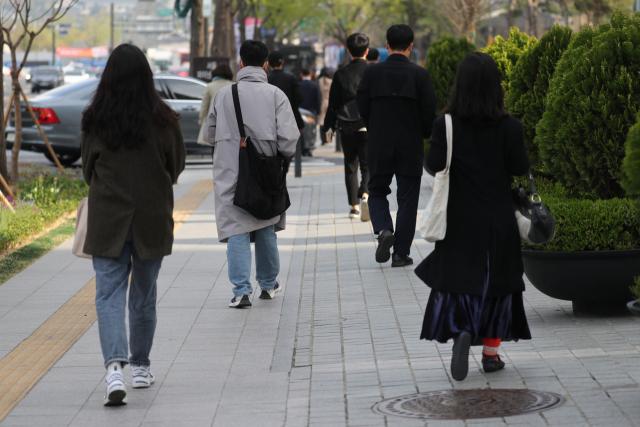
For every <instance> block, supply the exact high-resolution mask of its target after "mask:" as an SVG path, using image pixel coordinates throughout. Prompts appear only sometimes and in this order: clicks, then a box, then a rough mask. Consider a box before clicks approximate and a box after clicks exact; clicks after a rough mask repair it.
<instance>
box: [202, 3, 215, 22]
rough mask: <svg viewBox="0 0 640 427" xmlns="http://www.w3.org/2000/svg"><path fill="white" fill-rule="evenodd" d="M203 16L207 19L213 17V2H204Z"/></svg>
mask: <svg viewBox="0 0 640 427" xmlns="http://www.w3.org/2000/svg"><path fill="white" fill-rule="evenodd" d="M202 16H204V17H205V18H212V17H213V1H212V0H202Z"/></svg>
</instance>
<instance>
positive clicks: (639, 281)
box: [629, 276, 640, 300]
mask: <svg viewBox="0 0 640 427" xmlns="http://www.w3.org/2000/svg"><path fill="white" fill-rule="evenodd" d="M633 281H634V283H635V284H634V285H633V286H629V290H630V291H631V293H632V294H633V296H635V297H636V299H638V300H640V276H638V277H634V278H633Z"/></svg>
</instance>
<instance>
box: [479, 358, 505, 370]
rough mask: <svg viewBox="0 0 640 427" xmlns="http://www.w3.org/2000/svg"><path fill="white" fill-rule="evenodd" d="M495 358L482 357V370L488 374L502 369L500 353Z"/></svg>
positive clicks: (502, 363)
mask: <svg viewBox="0 0 640 427" xmlns="http://www.w3.org/2000/svg"><path fill="white" fill-rule="evenodd" d="M497 356H498V357H497V358H496V359H482V370H484V372H485V373H487V374H489V373H491V372H495V371H499V370H500V369H504V362H503V361H502V360H500V355H497Z"/></svg>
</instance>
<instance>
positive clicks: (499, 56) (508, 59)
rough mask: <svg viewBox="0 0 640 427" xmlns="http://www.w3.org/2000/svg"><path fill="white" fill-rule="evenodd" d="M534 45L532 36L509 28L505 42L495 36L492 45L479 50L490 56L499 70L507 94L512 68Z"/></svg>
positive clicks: (535, 41) (534, 40)
mask: <svg viewBox="0 0 640 427" xmlns="http://www.w3.org/2000/svg"><path fill="white" fill-rule="evenodd" d="M536 43H537V40H536V38H535V37H534V36H528V35H526V34H525V33H523V32H521V31H520V30H519V29H518V27H511V28H510V29H509V38H508V39H507V40H505V39H503V38H502V36H496V38H495V39H494V40H493V43H491V44H489V45H487V46H486V47H485V48H483V49H480V51H481V52H484V53H486V54H487V55H489V56H491V57H492V58H493V60H494V61H496V64H498V70H500V75H501V77H502V86H503V87H504V90H505V91H506V92H507V93H508V92H509V84H510V83H509V81H510V78H511V71H512V70H513V67H514V66H515V65H516V63H517V62H518V59H520V56H522V54H523V53H524V52H525V51H526V50H527V49H529V48H530V47H531V46H533V45H535V44H536Z"/></svg>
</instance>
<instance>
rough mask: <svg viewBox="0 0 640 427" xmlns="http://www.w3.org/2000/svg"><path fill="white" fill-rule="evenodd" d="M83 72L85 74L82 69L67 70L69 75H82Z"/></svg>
mask: <svg viewBox="0 0 640 427" xmlns="http://www.w3.org/2000/svg"><path fill="white" fill-rule="evenodd" d="M82 74H83V72H82V70H71V71H67V76H81V75H82Z"/></svg>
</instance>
